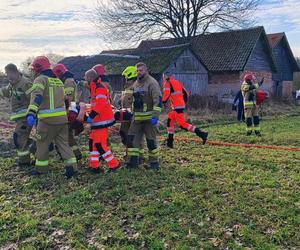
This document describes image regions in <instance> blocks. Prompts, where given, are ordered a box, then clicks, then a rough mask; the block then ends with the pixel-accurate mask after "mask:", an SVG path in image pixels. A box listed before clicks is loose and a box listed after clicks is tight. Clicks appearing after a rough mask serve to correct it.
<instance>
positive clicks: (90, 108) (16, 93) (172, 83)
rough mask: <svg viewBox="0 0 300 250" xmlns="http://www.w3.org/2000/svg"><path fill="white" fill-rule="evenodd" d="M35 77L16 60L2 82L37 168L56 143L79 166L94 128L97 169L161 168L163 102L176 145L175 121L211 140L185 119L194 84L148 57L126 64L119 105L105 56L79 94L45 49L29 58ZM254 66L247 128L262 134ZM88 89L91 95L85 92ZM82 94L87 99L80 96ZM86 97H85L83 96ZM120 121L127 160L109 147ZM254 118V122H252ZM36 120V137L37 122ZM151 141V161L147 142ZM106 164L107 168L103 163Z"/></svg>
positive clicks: (22, 159)
mask: <svg viewBox="0 0 300 250" xmlns="http://www.w3.org/2000/svg"><path fill="white" fill-rule="evenodd" d="M30 68H31V71H32V72H33V74H34V81H33V82H32V81H31V80H29V79H28V78H27V77H25V76H24V75H23V74H22V73H21V72H20V71H19V70H18V68H17V67H16V66H15V65H14V64H8V65H7V66H6V67H5V74H6V76H7V78H8V80H9V84H8V85H7V86H5V87H3V88H0V98H9V100H10V103H11V111H12V112H11V116H10V120H12V121H14V122H15V123H16V127H15V131H14V133H13V141H14V144H15V147H16V149H17V163H16V164H17V165H19V166H25V167H29V166H34V168H33V171H32V172H31V173H32V174H33V175H41V174H45V173H47V172H49V170H50V165H49V152H50V151H52V150H53V148H55V149H56V151H57V153H58V155H59V156H60V159H61V160H62V161H63V163H64V166H65V173H64V174H65V176H66V177H67V178H71V177H73V176H74V175H76V174H77V173H78V167H77V165H78V163H79V162H80V161H81V160H82V152H81V150H80V145H78V144H77V142H76V139H75V138H76V136H78V135H79V134H80V133H82V132H83V131H84V128H85V127H88V128H89V166H87V169H89V170H90V171H91V172H92V173H95V174H98V173H104V172H116V171H118V170H119V169H120V168H121V166H124V168H126V169H137V168H139V166H140V165H144V167H145V168H146V169H149V170H155V171H157V170H160V167H161V166H160V159H159V158H160V157H159V155H160V148H159V145H158V140H157V131H158V129H157V125H158V122H159V115H160V113H161V111H162V108H163V106H165V107H168V106H167V103H169V104H170V105H169V107H170V108H168V109H169V112H168V119H167V124H166V125H167V138H166V146H167V147H168V148H173V147H174V134H175V125H176V124H177V125H178V126H179V127H180V128H181V129H183V130H185V131H188V132H190V133H194V134H195V135H196V136H198V137H199V138H200V139H201V140H200V142H201V143H202V144H205V143H206V141H207V138H208V133H207V132H205V131H202V130H201V129H200V128H199V127H196V126H195V125H193V124H190V123H188V122H187V121H186V118H185V114H184V111H185V109H186V104H187V101H188V98H189V91H188V90H187V89H185V87H184V85H183V83H181V82H180V81H178V80H176V79H175V78H174V76H173V75H172V74H171V73H170V72H166V73H165V74H164V76H163V89H162V91H161V88H160V85H159V83H158V82H157V81H156V80H155V79H154V78H153V77H152V76H151V75H150V74H149V71H148V67H147V65H146V64H145V63H142V62H140V63H138V64H137V65H130V66H128V67H126V68H125V69H124V71H123V72H122V76H123V77H124V79H125V84H124V85H123V91H122V95H121V98H120V107H118V108H115V107H114V106H113V105H112V102H111V100H112V98H111V97H112V88H111V86H110V84H109V80H108V77H107V76H106V69H105V66H104V65H101V64H98V65H95V66H94V67H93V68H91V69H89V70H88V71H86V72H85V76H84V78H85V83H86V84H85V86H84V87H83V88H82V89H81V91H82V94H81V97H78V93H77V90H78V88H77V84H76V82H75V80H74V75H73V74H72V73H71V72H70V71H69V70H68V69H67V68H66V67H65V66H64V65H63V64H57V65H54V66H53V67H51V64H50V61H49V59H48V58H47V57H46V56H38V57H36V58H34V60H33V61H32V63H31V65H30ZM261 84H262V82H260V83H256V82H255V77H254V75H252V74H247V75H245V79H244V82H243V84H242V86H241V91H242V95H243V99H244V104H245V111H244V113H245V118H246V125H247V135H251V133H252V129H253V130H254V131H255V134H256V135H258V136H260V130H259V118H258V113H257V107H256V99H255V96H256V95H255V91H256V90H257V89H258V88H259V87H260V85H261ZM83 96H88V97H89V98H87V97H85V98H84V97H83ZM80 99H81V100H80ZM83 99H84V100H83ZM115 123H120V124H121V125H120V129H119V134H120V137H121V141H122V144H123V145H124V147H125V148H126V157H124V159H125V162H124V163H122V164H121V163H120V161H119V160H118V159H117V158H116V157H115V155H114V153H113V151H112V150H111V148H110V147H109V143H108V139H109V128H110V127H111V126H114V125H115ZM253 125H254V126H253ZM33 127H35V128H36V133H35V135H34V138H32V137H31V131H32V128H33ZM146 147H147V149H148V157H147V158H148V163H147V164H146V162H145V156H144V149H145V148H146ZM103 161H104V162H105V163H106V164H107V167H108V170H106V171H105V170H104V168H103V167H101V166H100V165H101V162H103Z"/></svg>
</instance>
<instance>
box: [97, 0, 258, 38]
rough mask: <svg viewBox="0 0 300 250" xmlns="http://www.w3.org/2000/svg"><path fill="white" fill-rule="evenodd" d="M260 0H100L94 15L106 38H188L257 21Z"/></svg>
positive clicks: (102, 35) (103, 36)
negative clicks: (255, 14)
mask: <svg viewBox="0 0 300 250" xmlns="http://www.w3.org/2000/svg"><path fill="white" fill-rule="evenodd" d="M259 3H260V0H240V1H237V0H126V1H124V0H110V1H109V2H107V1H101V0H98V4H97V8H96V15H95V16H94V17H93V20H94V22H95V24H96V25H97V26H98V28H99V30H100V34H101V37H102V38H104V39H105V40H106V41H121V42H127V41H133V42H137V41H140V40H141V39H145V38H154V37H155V38H161V37H164V36H166V35H169V36H170V35H171V36H172V37H175V38H186V39H187V40H189V39H190V38H191V37H193V36H195V35H198V34H203V33H207V32H208V31H210V30H214V31H215V30H220V29H221V30H224V29H230V28H233V27H245V26H249V25H251V24H253V21H254V20H253V15H251V12H253V11H255V10H256V9H257V7H258V5H259Z"/></svg>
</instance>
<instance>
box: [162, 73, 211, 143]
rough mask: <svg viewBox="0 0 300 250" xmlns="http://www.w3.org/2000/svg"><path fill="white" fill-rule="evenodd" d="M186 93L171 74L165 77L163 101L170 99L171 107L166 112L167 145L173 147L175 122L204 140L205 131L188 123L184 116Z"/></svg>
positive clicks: (205, 136) (187, 93)
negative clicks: (170, 109)
mask: <svg viewBox="0 0 300 250" xmlns="http://www.w3.org/2000/svg"><path fill="white" fill-rule="evenodd" d="M188 95H189V92H188V91H187V90H186V89H185V88H184V86H183V84H182V83H181V82H179V81H177V80H176V79H175V78H174V77H173V76H170V77H169V78H167V79H165V81H164V88H163V103H166V102H167V101H168V100H169V99H170V101H171V108H172V111H170V112H169V113H168V127H167V132H168V140H167V145H168V146H169V147H173V140H174V133H175V124H176V123H177V124H178V125H179V126H180V128H182V129H184V130H186V131H189V132H192V133H196V134H197V135H198V136H199V137H200V138H202V140H203V143H205V142H206V139H207V133H205V132H202V131H201V130H200V129H198V128H197V127H196V126H194V125H192V124H189V123H188V122H187V121H186V119H185V117H184V110H185V108H186V102H187V98H188Z"/></svg>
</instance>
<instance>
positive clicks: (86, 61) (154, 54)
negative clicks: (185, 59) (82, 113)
mask: <svg viewBox="0 0 300 250" xmlns="http://www.w3.org/2000/svg"><path fill="white" fill-rule="evenodd" d="M187 48H188V47H187V46H179V47H174V48H168V49H166V48H165V49H154V50H149V51H148V52H147V53H143V55H142V56H136V55H135V56H134V55H131V56H130V55H127V56H126V55H125V56H121V55H117V54H116V55H115V56H112V55H107V54H112V53H111V52H109V53H106V54H99V55H95V56H75V57H66V58H64V59H63V60H62V61H61V62H60V63H62V64H64V65H65V66H66V67H67V68H68V69H69V70H70V71H71V72H73V73H74V75H75V78H76V79H81V78H83V76H84V73H85V72H86V71H87V70H88V69H90V68H92V67H93V66H94V65H96V64H99V63H100V64H104V65H105V66H106V70H107V75H120V74H121V73H122V71H123V70H124V69H125V68H126V67H127V66H130V65H135V64H137V63H138V62H141V61H142V62H144V63H146V64H147V65H148V66H149V70H150V72H151V73H152V74H160V73H162V72H163V71H164V70H165V69H166V68H167V67H168V66H169V65H170V64H171V62H173V61H174V60H175V59H176V58H177V57H178V56H179V55H180V54H181V53H183V51H184V50H186V49H187Z"/></svg>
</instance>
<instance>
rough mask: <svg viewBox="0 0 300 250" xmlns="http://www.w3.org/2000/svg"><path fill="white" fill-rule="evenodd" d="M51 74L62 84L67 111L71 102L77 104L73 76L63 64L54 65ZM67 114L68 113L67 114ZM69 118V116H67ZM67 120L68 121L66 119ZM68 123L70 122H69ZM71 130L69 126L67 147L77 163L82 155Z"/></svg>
mask: <svg viewBox="0 0 300 250" xmlns="http://www.w3.org/2000/svg"><path fill="white" fill-rule="evenodd" d="M52 70H53V72H54V74H55V75H56V77H57V78H59V79H60V80H61V81H62V82H63V83H64V91H65V104H66V108H67V110H68V111H69V107H70V105H71V102H77V90H76V89H77V85H76V82H75V80H74V75H73V74H72V73H71V72H70V71H68V69H67V68H66V67H65V66H64V65H63V64H56V65H55V66H54V67H53V69H52ZM68 113H69V112H68ZM68 117H69V115H68ZM68 120H69V119H68ZM69 122H70V120H69ZM73 132H74V131H73V129H72V128H71V126H70V124H69V145H70V147H71V148H72V150H73V152H74V155H75V157H76V160H77V162H78V161H80V160H81V159H82V154H81V152H80V149H79V147H78V145H77V142H76V140H75V138H74V133H73Z"/></svg>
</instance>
